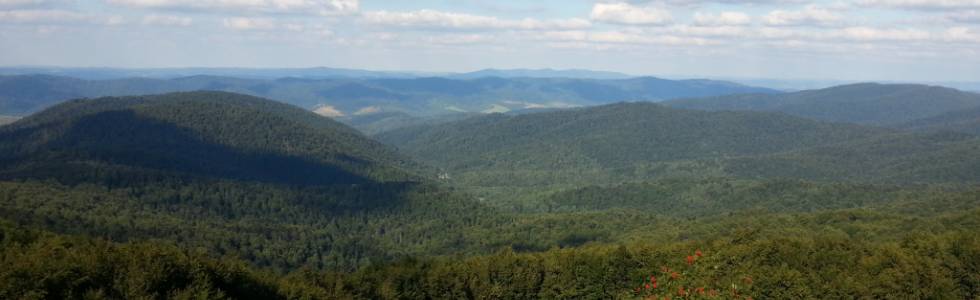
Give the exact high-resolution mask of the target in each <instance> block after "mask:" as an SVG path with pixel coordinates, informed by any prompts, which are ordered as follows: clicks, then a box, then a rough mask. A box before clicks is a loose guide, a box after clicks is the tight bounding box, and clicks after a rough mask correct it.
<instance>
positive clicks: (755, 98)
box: [665, 83, 980, 126]
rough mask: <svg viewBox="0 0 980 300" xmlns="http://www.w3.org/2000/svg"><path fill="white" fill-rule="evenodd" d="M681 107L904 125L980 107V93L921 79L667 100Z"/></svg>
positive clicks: (832, 120)
mask: <svg viewBox="0 0 980 300" xmlns="http://www.w3.org/2000/svg"><path fill="white" fill-rule="evenodd" d="M665 104H666V105H668V106H671V107H677V108H686V109H699V110H711V111H717V110H752V111H771V112H782V113H787V114H791V115H795V116H801V117H806V118H810V119H815V120H824V121H830V122H848V123H858V124H869V125H886V126H893V125H900V124H902V123H906V122H910V121H913V120H916V119H922V118H931V117H936V116H939V115H942V114H945V113H950V112H956V111H962V110H967V109H972V108H977V107H980V94H976V93H969V92H962V91H958V90H955V89H950V88H944V87H938V86H925V85H916V84H874V83H860V84H851V85H843V86H836V87H831V88H826V89H820V90H809V91H801V92H795V93H787V94H772V95H732V96H719V97H710V98H701V99H682V100H673V101H668V102H665Z"/></svg>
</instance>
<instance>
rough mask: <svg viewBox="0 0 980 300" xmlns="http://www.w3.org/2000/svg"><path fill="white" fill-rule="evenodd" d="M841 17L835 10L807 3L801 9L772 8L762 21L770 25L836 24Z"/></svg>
mask: <svg viewBox="0 0 980 300" xmlns="http://www.w3.org/2000/svg"><path fill="white" fill-rule="evenodd" d="M841 20H843V17H842V16H841V15H840V14H838V13H837V12H836V11H832V10H829V9H824V8H820V7H817V6H814V5H808V6H807V7H805V8H804V9H803V10H798V11H786V10H774V11H772V12H769V14H767V15H766V16H765V17H763V21H765V23H766V24H767V25H771V26H836V25H839V24H838V23H839V22H840V21H841Z"/></svg>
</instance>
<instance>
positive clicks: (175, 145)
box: [0, 92, 416, 185]
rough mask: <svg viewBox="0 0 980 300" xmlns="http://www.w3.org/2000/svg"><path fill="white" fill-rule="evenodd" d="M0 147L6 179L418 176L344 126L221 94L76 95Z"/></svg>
mask: <svg viewBox="0 0 980 300" xmlns="http://www.w3.org/2000/svg"><path fill="white" fill-rule="evenodd" d="M0 149H2V151H0V153H2V154H0V177H2V178H7V179H11V178H49V177H50V178H56V179H59V180H62V181H65V182H75V181H93V180H96V181H98V180H101V181H104V182H105V183H108V184H118V183H126V182H134V183H135V182H137V181H140V180H146V181H154V180H158V178H161V177H167V178H219V179H232V180H246V181H258V182H271V183H283V184H301V185H330V184H351V183H368V182H386V181H409V180H414V179H415V178H416V177H415V176H414V175H411V171H408V170H406V169H407V168H411V167H410V164H411V163H410V162H408V161H407V160H405V159H403V158H401V157H400V156H399V155H398V154H396V153H394V152H393V151H391V150H390V149H389V148H387V147H386V146H384V145H382V144H380V143H377V142H375V141H372V140H370V139H368V138H366V137H364V136H362V135H361V134H360V133H358V132H357V131H355V130H353V129H351V128H349V127H347V126H345V125H343V124H340V123H338V122H336V121H333V120H330V119H328V118H324V117H321V116H318V115H316V114H313V113H311V112H308V111H305V110H303V109H300V108H297V107H293V106H290V105H287V104H282V103H279V102H274V101H271V100H266V99H261V98H256V97H252V96H245V95H238V94H232V93H224V92H188V93H173V94H164V95H154V96H136V97H119V98H116V97H107V98H99V99H90V100H73V101H69V102H66V103H63V104H60V105H58V106H55V107H52V108H50V109H47V110H45V111H43V112H41V113H38V114H35V115H32V116H30V117H28V118H25V119H22V120H20V121H18V122H16V123H14V124H11V125H10V126H5V127H3V128H2V129H0Z"/></svg>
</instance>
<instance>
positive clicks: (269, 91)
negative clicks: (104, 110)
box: [0, 75, 777, 117]
mask: <svg viewBox="0 0 980 300" xmlns="http://www.w3.org/2000/svg"><path fill="white" fill-rule="evenodd" d="M195 90H216V91H226V92H235V93H242V94H249V95H254V96H260V97H265V98H269V99H274V100H277V101H282V102H286V103H289V104H293V105H296V106H299V107H302V108H305V109H308V110H315V109H323V111H322V112H323V113H324V114H329V115H330V116H333V117H336V116H354V115H366V114H372V113H378V112H406V113H410V114H413V115H435V114H444V113H450V112H484V111H494V112H502V111H508V110H521V109H528V108H567V107H573V106H588V105H597V104H606V103H611V102H618V101H635V100H647V101H661V100H666V99H671V98H679V97H707V96H717V95H726V94H734V93H775V92H777V91H774V90H770V89H765V88H758V87H751V86H744V85H740V84H735V83H731V82H725V81H713V80H668V79H660V78H654V77H639V78H629V79H616V80H600V79H582V78H578V79H575V78H499V77H479V78H472V79H450V78H439V77H430V78H373V79H371V78H366V79H351V78H347V79H303V78H280V79H257V78H234V77H217V76H190V77H180V78H173V79H151V78H123V79H111V80H83V79H76V78H71V77H60V76H50V75H15V76H0V115H26V114H29V113H33V112H36V111H39V110H41V109H43V108H45V107H49V106H51V105H54V104H57V103H59V102H61V101H65V100H68V99H74V98H82V97H89V98H92V97H102V96H123V95H139V94H158V93H166V92H177V91H195Z"/></svg>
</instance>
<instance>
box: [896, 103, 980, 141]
mask: <svg viewBox="0 0 980 300" xmlns="http://www.w3.org/2000/svg"><path fill="white" fill-rule="evenodd" d="M897 127H898V128H903V129H911V130H948V131H955V132H963V133H969V134H974V135H980V107H977V108H973V109H967V110H962V111H952V112H948V113H945V114H941V115H938V116H934V117H929V118H924V119H918V120H913V121H911V122H908V123H905V124H901V125H899V126H897Z"/></svg>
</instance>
